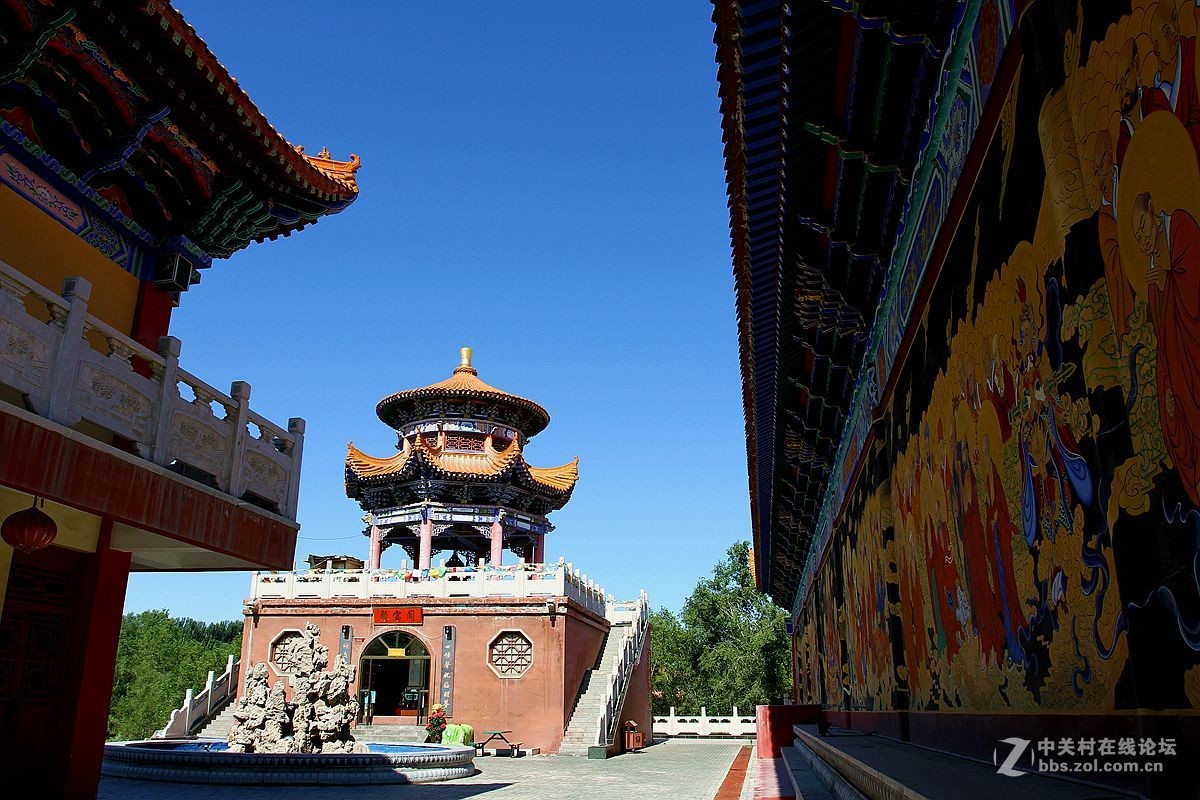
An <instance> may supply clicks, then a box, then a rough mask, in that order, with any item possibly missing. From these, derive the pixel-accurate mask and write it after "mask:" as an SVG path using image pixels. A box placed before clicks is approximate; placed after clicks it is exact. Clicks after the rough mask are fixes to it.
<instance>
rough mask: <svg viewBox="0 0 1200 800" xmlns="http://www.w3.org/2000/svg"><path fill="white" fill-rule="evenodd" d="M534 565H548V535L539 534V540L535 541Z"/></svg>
mask: <svg viewBox="0 0 1200 800" xmlns="http://www.w3.org/2000/svg"><path fill="white" fill-rule="evenodd" d="M533 563H535V564H545V563H546V534H544V533H539V534H538V535H537V538H536V539H534V545H533Z"/></svg>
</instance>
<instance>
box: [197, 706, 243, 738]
mask: <svg viewBox="0 0 1200 800" xmlns="http://www.w3.org/2000/svg"><path fill="white" fill-rule="evenodd" d="M236 707H237V703H229V704H228V705H226V706H225V708H223V709H221V711H220V712H219V713H218V714H217V715H216V716H215V717H213V718H212V719H210V720H209V721H208V722H207V723H205V725H204V727H203V728H201V729H200V730H198V731H196V735H197V736H199V737H200V738H202V739H220V740H221V741H222V742H223V741H225V740H226V738H228V736H229V729H230V728H231V727H233V710H234V708H236Z"/></svg>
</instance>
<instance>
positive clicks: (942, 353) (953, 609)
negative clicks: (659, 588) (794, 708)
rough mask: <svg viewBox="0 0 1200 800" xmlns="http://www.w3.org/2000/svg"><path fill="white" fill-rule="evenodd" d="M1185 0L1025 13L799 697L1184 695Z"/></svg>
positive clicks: (1195, 326) (829, 583) (1192, 275)
mask: <svg viewBox="0 0 1200 800" xmlns="http://www.w3.org/2000/svg"><path fill="white" fill-rule="evenodd" d="M1198 20H1200V9H1198V8H1197V7H1196V5H1195V4H1194V3H1193V2H1191V0H1163V1H1162V2H1140V1H1139V0H1134V2H1132V3H1124V4H1120V3H1108V2H1087V3H1084V4H1082V5H1079V6H1077V5H1075V4H1074V3H1059V4H1053V3H1038V2H1034V3H1033V4H1032V5H1031V7H1030V8H1029V9H1028V11H1027V12H1026V14H1025V16H1024V17H1023V18H1022V20H1021V22H1020V36H1021V42H1022V50H1023V53H1024V55H1023V57H1022V60H1021V63H1020V66H1019V71H1018V73H1017V76H1016V78H1015V80H1014V82H1013V84H1012V87H1011V88H1010V89H1009V90H1008V91H1007V93H1005V94H1003V95H1000V93H997V95H998V96H994V97H992V98H991V101H992V102H998V103H1002V104H1003V108H1002V111H1001V114H1000V122H999V125H998V126H997V129H996V131H995V133H994V135H993V136H992V138H991V141H990V142H987V143H983V144H979V143H977V144H976V146H984V147H986V148H987V150H986V156H985V159H984V162H983V166H982V168H981V171H980V174H979V178H978V180H977V182H976V183H975V185H974V186H973V187H964V186H961V185H960V186H959V187H958V191H959V192H963V191H969V192H970V196H969V199H968V200H967V204H966V206H965V213H964V214H963V217H962V223H961V224H960V225H959V227H958V229H957V230H956V231H954V232H953V238H952V239H951V245H950V250H949V255H948V258H947V261H946V263H945V266H944V268H943V270H942V272H941V274H940V276H939V277H938V278H937V284H936V285H935V286H934V288H933V293H932V296H931V299H930V302H929V303H928V305H927V306H926V307H925V309H926V310H925V312H924V316H922V317H920V318H918V319H915V320H913V321H912V322H911V323H910V324H912V325H915V326H917V332H916V341H915V345H914V347H913V349H912V350H911V351H910V354H909V357H908V360H907V361H906V362H905V363H904V364H903V366H902V368H901V372H900V374H899V379H898V382H897V383H896V389H895V391H894V392H893V393H892V394H891V396H890V399H889V400H888V404H889V405H888V407H887V409H886V410H887V411H888V412H890V413H889V414H888V415H887V416H886V417H885V420H886V421H885V422H883V423H880V425H879V426H878V427H877V429H876V440H875V444H874V445H873V447H874V450H873V451H872V452H870V453H868V454H866V458H867V463H866V466H865V468H864V469H863V471H862V473H861V476H860V478H859V480H858V482H857V484H856V485H855V486H854V487H853V488H852V489H851V491H850V494H849V503H848V506H847V512H846V513H845V514H844V515H843V517H842V521H841V522H840V523H839V525H838V527H837V528H836V529H835V531H834V535H833V538H832V542H831V546H830V549H829V551H828V554H827V557H826V561H825V563H824V566H823V567H822V568H821V570H820V572H819V573H818V574H817V575H816V580H815V582H814V584H813V589H812V592H811V594H810V597H809V601H808V602H807V604H806V605H805V606H804V607H803V608H802V610H801V612H800V616H799V625H798V628H797V635H796V640H795V648H794V653H795V657H796V659H797V665H796V669H797V672H798V675H799V677H800V679H799V680H798V682H797V687H798V694H799V699H801V700H804V701H809V702H825V703H827V704H829V705H832V706H834V707H842V708H849V709H876V710H886V709H892V708H905V707H907V708H911V709H928V710H935V709H938V710H946V709H962V710H969V711H974V712H1008V711H1047V710H1079V709H1089V710H1095V711H1104V710H1116V709H1125V708H1148V709H1192V708H1198V707H1200V223H1198V220H1200V166H1198V163H1200V62H1198V61H1197V57H1196V55H1197V54H1196V49H1197V46H1196V45H1197V31H1198V29H1200V25H1198ZM967 145H968V143H963V144H962V147H963V148H964V150H965V148H966V147H967Z"/></svg>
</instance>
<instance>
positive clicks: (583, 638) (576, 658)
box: [561, 617, 608, 727]
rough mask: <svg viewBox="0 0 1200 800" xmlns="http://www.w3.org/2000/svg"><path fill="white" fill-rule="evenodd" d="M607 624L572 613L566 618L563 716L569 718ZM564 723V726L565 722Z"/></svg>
mask: <svg viewBox="0 0 1200 800" xmlns="http://www.w3.org/2000/svg"><path fill="white" fill-rule="evenodd" d="M607 632H608V625H607V624H605V625H603V626H600V625H598V624H596V621H595V619H594V618H592V617H572V618H569V619H568V620H567V625H566V636H567V639H566V643H565V647H564V651H563V672H562V675H563V679H562V681H561V683H562V686H563V697H562V700H563V705H562V714H563V719H564V720H569V719H570V717H571V712H572V711H574V710H575V700H576V698H577V697H578V696H579V686H580V684H581V683H582V682H583V676H584V675H586V674H587V671H588V670H589V669H592V668H593V667H595V666H596V661H597V660H598V659H599V658H600V648H601V647H603V646H604V636H605V634H606V633H607ZM564 727H566V726H565V725H564Z"/></svg>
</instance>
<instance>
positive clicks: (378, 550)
mask: <svg viewBox="0 0 1200 800" xmlns="http://www.w3.org/2000/svg"><path fill="white" fill-rule="evenodd" d="M380 533H381V531H380V530H379V528H378V527H377V526H375V525H372V526H371V555H370V561H369V562H368V563H369V566H370V567H371V569H379V561H380V559H381V558H382V556H383V542H382V541H380V539H381V537H380Z"/></svg>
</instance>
